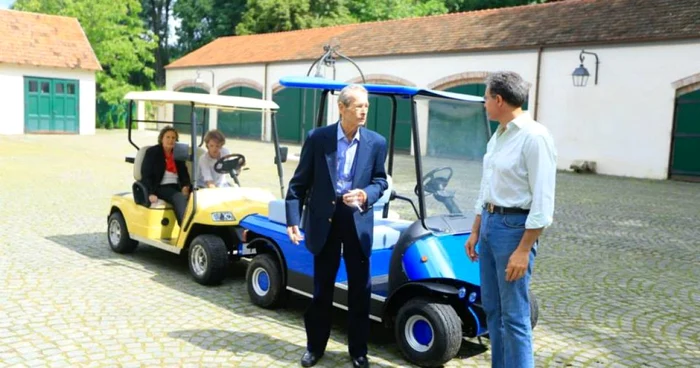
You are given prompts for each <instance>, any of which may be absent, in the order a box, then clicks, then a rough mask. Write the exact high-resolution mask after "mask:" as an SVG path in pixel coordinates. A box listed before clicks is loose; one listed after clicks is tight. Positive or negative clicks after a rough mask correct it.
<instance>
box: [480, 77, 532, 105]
mask: <svg viewBox="0 0 700 368" xmlns="http://www.w3.org/2000/svg"><path fill="white" fill-rule="evenodd" d="M486 88H487V89H488V90H489V92H491V96H492V97H495V96H496V95H500V96H501V97H502V98H503V100H504V101H505V102H506V103H507V104H508V105H511V106H514V107H522V106H523V105H524V104H525V101H527V94H528V90H529V89H530V83H528V82H526V81H525V80H523V78H522V77H521V76H520V75H519V74H518V73H515V72H495V73H491V74H489V76H488V77H486Z"/></svg>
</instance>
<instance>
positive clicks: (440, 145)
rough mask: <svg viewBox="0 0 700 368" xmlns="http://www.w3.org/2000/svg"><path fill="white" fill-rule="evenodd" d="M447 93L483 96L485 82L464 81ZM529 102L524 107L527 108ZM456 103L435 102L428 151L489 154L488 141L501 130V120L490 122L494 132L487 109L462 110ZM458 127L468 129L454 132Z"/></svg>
mask: <svg viewBox="0 0 700 368" xmlns="http://www.w3.org/2000/svg"><path fill="white" fill-rule="evenodd" d="M445 91H447V92H454V93H462V94H467V95H472V96H479V97H482V96H484V94H485V93H486V85H485V84H483V83H472V84H462V85H459V86H455V87H451V88H448V89H446V90H445ZM527 105H528V103H527V101H525V104H524V105H523V110H527ZM462 109H465V107H459V105H456V104H455V103H449V102H440V101H431V102H430V112H429V117H428V119H429V121H430V123H429V128H428V154H429V155H435V156H450V157H461V158H465V159H473V160H479V159H481V158H482V157H483V155H484V154H485V153H486V143H487V142H488V140H489V138H490V137H491V135H492V134H493V133H494V132H496V129H498V122H497V121H489V126H490V133H489V132H488V131H487V129H486V126H485V124H484V119H485V112H483V111H466V110H465V111H462ZM455 130H459V131H460V132H464V133H461V134H452V133H451V132H454V131H455Z"/></svg>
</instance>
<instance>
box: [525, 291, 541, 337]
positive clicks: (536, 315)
mask: <svg viewBox="0 0 700 368" xmlns="http://www.w3.org/2000/svg"><path fill="white" fill-rule="evenodd" d="M527 294H528V296H529V298H530V324H531V325H532V328H533V329H534V328H535V326H537V321H538V320H539V319H540V305H539V304H537V298H535V294H533V293H532V291H530V290H528V291H527Z"/></svg>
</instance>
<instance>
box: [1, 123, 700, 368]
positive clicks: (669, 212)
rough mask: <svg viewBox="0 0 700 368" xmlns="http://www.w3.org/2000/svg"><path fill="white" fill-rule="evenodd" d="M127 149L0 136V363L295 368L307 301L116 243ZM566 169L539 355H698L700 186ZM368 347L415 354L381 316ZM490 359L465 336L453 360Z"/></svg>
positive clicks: (627, 358)
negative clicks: (114, 209) (202, 280)
mask: <svg viewBox="0 0 700 368" xmlns="http://www.w3.org/2000/svg"><path fill="white" fill-rule="evenodd" d="M136 136H137V139H138V140H140V142H142V143H146V142H148V143H151V142H154V141H155V139H156V138H155V137H156V133H154V132H138V133H137V134H136ZM227 146H228V147H229V148H231V150H232V151H234V152H236V151H240V152H243V153H249V152H256V154H255V155H252V154H249V155H248V161H249V167H250V168H251V169H250V170H249V171H245V172H244V173H243V176H242V177H241V180H242V181H243V184H244V185H257V186H264V187H267V188H268V189H270V190H272V191H273V193H279V186H278V183H277V181H276V180H275V179H273V178H275V171H274V167H273V165H272V154H271V153H272V149H271V147H270V146H269V145H268V144H262V143H254V142H246V141H231V142H229V143H228V144H227ZM294 149H296V150H297V151H298V148H296V147H293V148H292V150H294ZM268 152H269V154H268ZM127 154H133V149H132V148H131V147H130V146H129V144H128V143H127V142H126V133H125V132H124V131H111V132H105V131H99V132H98V133H97V135H95V136H85V137H79V136H60V135H58V136H32V135H30V136H12V137H6V136H5V137H0V178H1V179H2V180H0V204H1V208H2V215H1V217H0V218H1V220H0V223H1V225H0V366H2V367H5V366H32V367H34V366H36V367H39V366H52V367H53V366H71V367H72V366H185V367H187V366H192V367H195V366H237V367H283V366H297V364H298V359H299V358H300V356H301V354H302V353H303V351H304V345H305V337H304V329H303V320H302V313H303V310H304V306H305V303H306V301H305V300H296V299H292V300H291V302H290V306H289V307H288V308H286V309H280V310H276V311H268V310H263V309H260V308H257V307H255V306H253V305H251V304H250V303H249V302H248V296H247V294H246V292H245V284H244V280H243V278H244V274H245V264H244V263H240V264H237V265H235V266H234V267H232V269H231V272H230V274H229V275H228V277H227V279H226V281H225V282H224V284H223V285H221V286H218V287H204V286H201V285H198V284H196V283H195V282H194V281H193V280H192V279H191V277H190V276H189V272H188V269H187V264H186V262H185V261H184V260H183V259H182V258H181V257H178V256H175V255H172V254H169V253H166V252H163V251H160V250H157V249H154V248H150V247H147V246H140V247H139V249H138V250H137V251H136V252H135V253H134V254H131V255H118V254H115V253H112V252H111V251H110V250H109V248H108V245H107V240H106V234H105V232H106V217H107V211H108V207H109V200H110V196H111V195H112V194H113V193H117V192H122V191H125V190H129V189H130V188H131V182H132V177H131V170H132V168H131V166H130V165H129V164H126V163H124V159H123V158H124V156H125V155H127ZM293 167H294V163H293V162H290V163H288V164H287V175H289V173H290V170H291V169H292V168H293ZM558 180H559V181H558V197H557V213H556V222H555V224H554V225H553V226H552V227H551V228H550V229H548V230H547V232H546V234H545V235H544V237H543V242H542V246H541V248H540V252H539V255H538V257H537V261H536V267H535V274H534V279H533V285H532V288H533V291H534V292H535V294H536V295H537V296H538V300H539V303H540V322H539V325H538V327H537V328H536V330H535V347H536V360H537V366H538V367H690V366H700V184H692V183H681V182H666V181H646V180H635V179H624V178H613V177H603V176H586V175H576V174H568V173H562V174H560V175H559V177H558ZM460 184H461V183H460ZM465 185H466V184H465ZM337 316H338V318H336V319H335V320H336V321H337V322H336V324H335V328H334V330H333V334H332V336H331V342H330V344H329V351H328V354H327V355H326V357H324V359H323V360H322V362H321V364H320V366H322V367H323V366H325V367H335V366H338V367H342V366H348V365H349V361H348V360H347V355H346V345H345V344H346V339H345V336H346V333H345V332H346V331H345V327H344V322H345V321H346V320H347V319H346V318H345V316H344V315H343V314H342V313H341V312H338V314H337ZM485 342H488V341H487V340H485ZM370 359H371V361H372V363H373V364H374V365H375V366H383V367H398V366H407V363H405V361H403V360H402V359H401V356H400V354H399V352H398V350H397V348H396V345H395V344H394V342H393V338H392V336H391V333H387V332H385V331H383V330H382V329H381V328H380V327H378V326H374V327H373V333H372V344H371V345H370ZM489 359H490V357H489V351H488V349H486V348H483V347H482V346H481V345H480V344H479V342H478V341H477V340H465V342H464V344H463V346H462V349H461V351H460V354H459V356H458V357H457V358H455V359H454V360H452V361H450V362H449V363H448V364H447V366H449V367H487V366H488V365H489Z"/></svg>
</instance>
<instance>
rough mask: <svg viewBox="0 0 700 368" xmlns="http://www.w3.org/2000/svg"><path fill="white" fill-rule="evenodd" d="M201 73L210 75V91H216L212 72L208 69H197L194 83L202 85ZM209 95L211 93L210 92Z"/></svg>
mask: <svg viewBox="0 0 700 368" xmlns="http://www.w3.org/2000/svg"><path fill="white" fill-rule="evenodd" d="M202 72H209V73H211V91H216V86H215V85H214V71H213V70H210V69H197V77H196V78H195V79H194V82H195V83H204V81H203V80H202V77H201V76H200V74H201V73H202ZM210 93H211V92H210Z"/></svg>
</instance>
